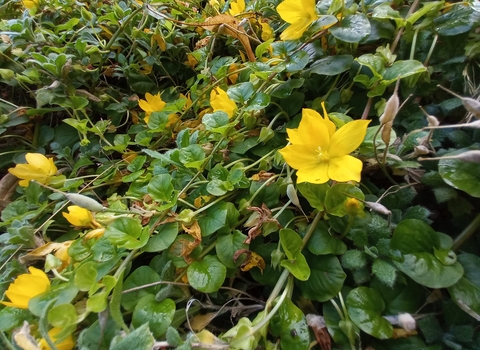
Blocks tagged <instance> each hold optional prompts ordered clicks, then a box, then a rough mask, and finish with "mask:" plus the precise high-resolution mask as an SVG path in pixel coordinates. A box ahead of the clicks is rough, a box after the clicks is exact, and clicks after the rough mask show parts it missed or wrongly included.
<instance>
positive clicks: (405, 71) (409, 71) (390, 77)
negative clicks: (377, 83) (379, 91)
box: [383, 60, 427, 84]
mask: <svg viewBox="0 0 480 350" xmlns="http://www.w3.org/2000/svg"><path fill="white" fill-rule="evenodd" d="M426 71H427V68H426V67H425V66H424V65H423V63H422V62H419V61H416V60H405V61H396V62H395V63H394V64H393V65H392V66H391V67H387V68H386V69H385V74H384V75H383V79H385V80H386V81H387V82H388V84H392V83H394V82H396V81H397V78H398V77H399V76H400V77H401V79H404V78H406V77H408V76H411V75H415V74H421V73H424V72H426Z"/></svg>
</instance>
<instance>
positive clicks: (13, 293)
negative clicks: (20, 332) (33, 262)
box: [1, 266, 50, 309]
mask: <svg viewBox="0 0 480 350" xmlns="http://www.w3.org/2000/svg"><path fill="white" fill-rule="evenodd" d="M28 271H30V273H29V274H28V273H25V274H21V275H19V276H18V277H17V278H16V279H15V280H14V281H13V282H12V283H10V285H9V286H8V289H7V291H6V292H5V295H6V296H7V297H8V299H10V302H8V301H2V302H1V303H2V304H3V305H6V306H11V307H17V308H19V309H28V302H29V301H30V299H32V298H33V297H35V296H37V295H39V294H42V293H44V292H46V291H48V290H49V289H50V280H49V279H48V277H47V275H46V274H45V272H43V271H42V270H39V269H36V268H34V267H32V266H31V267H29V268H28Z"/></svg>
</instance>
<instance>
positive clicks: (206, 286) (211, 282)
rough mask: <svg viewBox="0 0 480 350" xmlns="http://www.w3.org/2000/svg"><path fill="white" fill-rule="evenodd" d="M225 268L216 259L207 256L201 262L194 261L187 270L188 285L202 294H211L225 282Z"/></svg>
mask: <svg viewBox="0 0 480 350" xmlns="http://www.w3.org/2000/svg"><path fill="white" fill-rule="evenodd" d="M226 274H227V268H226V267H225V265H223V264H222V263H221V262H220V261H219V260H218V258H217V257H214V256H211V255H207V256H206V257H204V258H203V260H201V261H194V262H193V263H192V264H191V265H190V266H189V267H188V269H187V277H188V282H189V283H190V285H191V286H192V287H193V288H195V289H196V290H198V291H200V292H203V293H213V292H216V291H218V290H219V289H220V287H221V286H222V284H223V281H225V276H226Z"/></svg>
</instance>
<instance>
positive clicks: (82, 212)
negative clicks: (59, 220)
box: [62, 205, 93, 227]
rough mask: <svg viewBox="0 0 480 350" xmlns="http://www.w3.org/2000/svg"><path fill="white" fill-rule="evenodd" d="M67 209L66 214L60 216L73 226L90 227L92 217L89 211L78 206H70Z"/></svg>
mask: <svg viewBox="0 0 480 350" xmlns="http://www.w3.org/2000/svg"><path fill="white" fill-rule="evenodd" d="M67 209H68V213H62V215H63V217H64V218H65V219H67V220H68V222H69V223H71V224H72V225H73V226H78V227H81V226H92V220H93V216H92V213H91V212H90V210H88V209H85V208H82V207H79V206H78V205H71V206H69V207H68V208H67Z"/></svg>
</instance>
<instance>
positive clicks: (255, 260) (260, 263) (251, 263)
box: [233, 249, 265, 274]
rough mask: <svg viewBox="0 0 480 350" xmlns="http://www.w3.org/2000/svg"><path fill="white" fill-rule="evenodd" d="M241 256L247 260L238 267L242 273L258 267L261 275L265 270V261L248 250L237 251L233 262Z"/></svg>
mask: <svg viewBox="0 0 480 350" xmlns="http://www.w3.org/2000/svg"><path fill="white" fill-rule="evenodd" d="M242 254H245V255H246V256H247V259H246V260H245V261H244V262H243V263H242V265H241V266H240V269H241V270H242V271H249V270H250V269H252V268H254V267H258V268H259V269H260V271H261V272H262V274H263V270H265V260H263V258H262V257H261V256H260V255H258V254H257V253H255V252H252V251H251V250H248V249H239V250H237V251H236V252H235V254H234V255H233V261H235V262H237V260H238V258H239V257H240V255H242Z"/></svg>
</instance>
